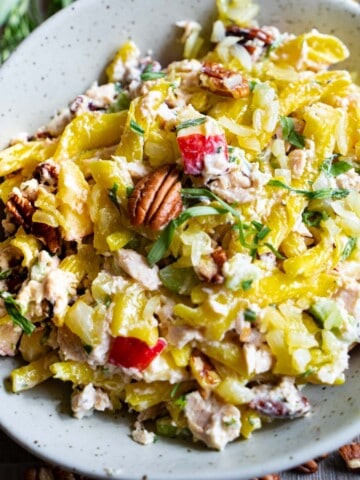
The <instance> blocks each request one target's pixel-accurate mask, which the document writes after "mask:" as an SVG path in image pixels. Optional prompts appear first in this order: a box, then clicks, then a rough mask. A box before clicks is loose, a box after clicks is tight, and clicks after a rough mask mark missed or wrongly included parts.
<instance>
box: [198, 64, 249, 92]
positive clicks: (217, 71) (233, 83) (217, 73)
mask: <svg viewBox="0 0 360 480" xmlns="http://www.w3.org/2000/svg"><path fill="white" fill-rule="evenodd" d="M199 80H200V87H201V88H204V89H206V90H209V91H210V92H212V93H215V94H217V95H221V96H223V97H233V98H241V97H246V96H247V95H249V93H250V87H249V83H248V81H247V80H246V79H245V78H244V77H243V76H242V75H241V73H239V72H235V71H234V70H228V69H227V68H225V67H223V65H221V64H220V63H210V62H206V63H204V64H203V66H202V68H201V70H200V77H199Z"/></svg>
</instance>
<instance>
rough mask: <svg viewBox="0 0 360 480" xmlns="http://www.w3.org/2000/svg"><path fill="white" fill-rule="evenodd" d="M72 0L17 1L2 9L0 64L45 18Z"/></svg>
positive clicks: (0, 20)
mask: <svg viewBox="0 0 360 480" xmlns="http://www.w3.org/2000/svg"><path fill="white" fill-rule="evenodd" d="M73 1H74V0H48V1H47V2H43V1H42V0H17V1H14V2H12V3H11V6H10V8H9V7H8V8H6V6H7V5H5V8H4V7H3V8H2V9H1V8H0V10H1V13H2V14H3V16H2V18H1V19H0V27H1V29H2V35H1V36H0V64H1V63H3V62H5V60H6V59H7V58H8V57H9V56H10V54H11V52H12V51H13V50H14V49H15V48H16V47H17V46H18V45H19V43H20V42H22V40H24V38H26V37H27V36H28V35H29V34H30V33H31V32H32V31H33V30H34V29H35V28H36V27H37V26H38V25H40V24H41V23H42V22H43V21H44V20H46V18H48V17H49V16H50V15H53V14H54V13H56V12H57V11H59V10H61V9H62V8H64V7H66V6H68V5H70V4H71V3H72V2H73Z"/></svg>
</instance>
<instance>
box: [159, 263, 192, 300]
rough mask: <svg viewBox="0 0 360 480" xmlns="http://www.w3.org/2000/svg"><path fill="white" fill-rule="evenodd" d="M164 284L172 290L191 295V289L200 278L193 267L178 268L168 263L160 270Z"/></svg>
mask: <svg viewBox="0 0 360 480" xmlns="http://www.w3.org/2000/svg"><path fill="white" fill-rule="evenodd" d="M159 276H160V280H161V282H162V284H163V285H164V286H165V287H166V288H168V289H169V290H171V291H172V292H175V293H178V294H180V295H190V293H191V290H192V288H193V287H195V285H197V284H198V283H199V282H200V280H199V278H198V277H197V275H196V273H195V272H194V269H193V268H176V267H175V266H173V265H168V266H167V267H165V268H162V269H161V270H160V272H159Z"/></svg>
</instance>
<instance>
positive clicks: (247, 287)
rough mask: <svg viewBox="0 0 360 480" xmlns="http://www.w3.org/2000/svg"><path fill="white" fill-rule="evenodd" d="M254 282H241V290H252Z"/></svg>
mask: <svg viewBox="0 0 360 480" xmlns="http://www.w3.org/2000/svg"><path fill="white" fill-rule="evenodd" d="M253 281H254V280H243V281H242V282H241V288H242V289H243V290H244V292H246V291H247V290H250V288H251V285H252V283H253Z"/></svg>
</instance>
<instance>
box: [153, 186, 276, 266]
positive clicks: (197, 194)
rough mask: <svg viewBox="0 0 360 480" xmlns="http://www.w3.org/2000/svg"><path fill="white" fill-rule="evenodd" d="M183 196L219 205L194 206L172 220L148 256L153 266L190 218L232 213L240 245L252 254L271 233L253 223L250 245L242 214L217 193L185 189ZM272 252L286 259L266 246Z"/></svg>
mask: <svg viewBox="0 0 360 480" xmlns="http://www.w3.org/2000/svg"><path fill="white" fill-rule="evenodd" d="M181 195H182V197H183V198H185V199H191V200H195V199H196V200H200V201H201V200H204V199H208V200H211V201H214V202H217V204H218V205H199V206H192V207H189V208H187V209H186V210H185V211H184V212H183V213H181V214H180V215H179V216H178V217H177V218H175V219H174V220H171V221H170V222H169V223H168V225H167V226H166V227H165V229H164V230H163V231H162V233H161V235H160V237H159V238H158V239H157V241H156V242H155V243H154V245H153V246H152V248H151V250H150V252H149V253H148V255H147V260H148V263H149V264H150V265H151V266H153V265H155V263H157V262H158V261H159V260H161V259H162V258H163V257H164V256H165V255H166V252H167V250H168V249H169V247H170V245H171V242H172V240H173V238H174V234H175V230H176V228H177V227H179V226H180V225H182V224H183V223H184V222H186V221H187V220H189V219H190V218H194V217H200V216H204V215H223V214H227V213H230V214H231V215H232V216H233V217H234V218H235V219H236V223H235V225H234V228H235V229H236V230H238V232H239V241H240V244H241V245H242V246H243V247H244V248H246V249H249V250H250V252H251V253H252V254H253V252H254V251H255V252H256V251H257V248H258V247H259V241H261V240H263V239H264V238H265V237H266V235H267V234H268V233H269V232H270V229H269V228H268V227H266V226H264V225H262V224H261V223H259V222H252V225H253V227H254V228H255V232H256V233H255V236H254V240H253V242H252V243H249V242H248V241H247V240H246V235H245V230H246V225H244V223H243V221H242V218H241V215H240V213H239V212H238V211H237V210H235V208H234V207H232V206H231V205H229V204H228V203H226V202H225V201H224V200H222V199H221V198H220V197H218V196H217V195H216V194H215V193H213V192H212V191H211V190H208V189H206V188H183V189H182V190H181ZM265 245H266V246H267V247H268V248H270V250H271V251H273V252H274V253H275V252H276V253H275V254H276V256H277V258H280V257H281V259H284V257H283V256H282V255H281V254H280V253H279V252H277V250H276V249H275V248H274V247H273V246H272V245H270V244H265Z"/></svg>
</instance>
